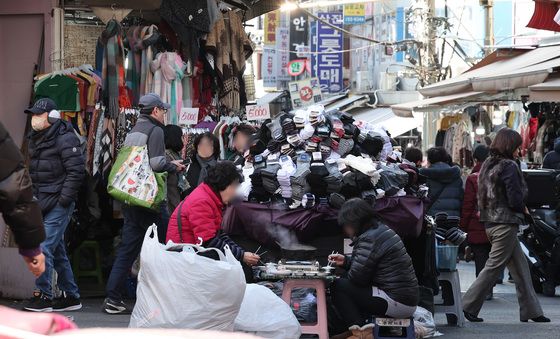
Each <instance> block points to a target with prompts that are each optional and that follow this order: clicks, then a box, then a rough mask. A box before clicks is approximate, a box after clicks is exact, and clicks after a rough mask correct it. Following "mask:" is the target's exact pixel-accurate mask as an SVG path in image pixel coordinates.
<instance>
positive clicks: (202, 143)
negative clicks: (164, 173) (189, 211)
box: [186, 132, 220, 195]
mask: <svg viewBox="0 0 560 339" xmlns="http://www.w3.org/2000/svg"><path fill="white" fill-rule="evenodd" d="M193 146H194V151H193V155H192V156H191V159H190V160H191V164H190V166H189V169H188V170H187V174H186V178H187V181H188V183H189V186H190V187H189V188H188V190H187V195H188V194H190V193H191V192H192V191H193V190H194V189H195V188H197V187H198V185H200V184H201V183H202V182H204V179H205V178H206V176H207V175H208V168H210V167H213V166H216V163H217V162H218V159H219V158H220V141H219V140H218V138H217V137H216V136H215V135H214V134H212V133H210V132H206V133H204V134H199V135H197V136H196V138H195V139H194V143H193Z"/></svg>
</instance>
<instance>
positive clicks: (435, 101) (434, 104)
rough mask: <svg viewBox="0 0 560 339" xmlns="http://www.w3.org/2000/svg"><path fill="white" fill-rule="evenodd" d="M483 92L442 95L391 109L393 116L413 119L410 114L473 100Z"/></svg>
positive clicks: (394, 106)
mask: <svg viewBox="0 0 560 339" xmlns="http://www.w3.org/2000/svg"><path fill="white" fill-rule="evenodd" d="M483 94H484V92H474V91H471V92H465V93H458V94H451V95H444V96H439V97H433V98H427V99H423V100H418V101H412V102H407V103H405V104H398V105H393V106H391V108H392V109H393V112H394V114H395V115H397V116H399V117H403V118H410V117H413V115H412V112H413V111H416V112H420V111H429V110H433V109H435V108H441V106H442V105H450V104H454V103H463V102H465V101H467V99H469V100H470V99H473V98H476V97H477V96H480V95H483Z"/></svg>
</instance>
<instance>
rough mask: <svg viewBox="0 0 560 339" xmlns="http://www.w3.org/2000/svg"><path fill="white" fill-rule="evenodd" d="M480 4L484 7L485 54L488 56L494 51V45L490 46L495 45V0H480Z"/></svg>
mask: <svg viewBox="0 0 560 339" xmlns="http://www.w3.org/2000/svg"><path fill="white" fill-rule="evenodd" d="M480 5H481V6H483V7H484V22H485V33H484V46H485V48H484V55H485V56H486V55H488V54H490V53H491V52H492V47H488V46H494V0H480Z"/></svg>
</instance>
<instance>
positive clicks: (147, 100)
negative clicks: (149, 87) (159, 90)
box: [138, 93, 171, 109]
mask: <svg viewBox="0 0 560 339" xmlns="http://www.w3.org/2000/svg"><path fill="white" fill-rule="evenodd" d="M138 106H139V107H140V108H154V107H159V108H165V109H170V108H171V105H170V104H166V103H164V102H163V101H162V100H161V98H160V97H159V95H157V94H155V93H148V94H146V95H143V96H142V97H140V100H139V101H138Z"/></svg>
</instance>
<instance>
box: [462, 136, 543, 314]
mask: <svg viewBox="0 0 560 339" xmlns="http://www.w3.org/2000/svg"><path fill="white" fill-rule="evenodd" d="M521 144H522V139H521V135H519V133H517V132H515V131H514V130H511V129H509V128H504V129H502V130H500V131H499V132H498V134H497V135H496V137H495V138H494V141H493V142H492V145H491V146H490V157H488V158H487V159H486V161H485V162H484V164H483V165H482V168H481V170H480V174H479V177H478V208H479V211H480V221H481V222H482V223H484V225H485V226H486V235H487V236H488V240H489V241H490V244H491V246H492V247H491V249H490V257H489V258H488V260H487V261H486V265H485V266H484V269H483V270H482V272H480V274H479V275H478V277H477V278H476V280H475V281H474V283H473V284H472V285H471V287H470V288H469V290H468V291H467V293H465V295H464V296H463V312H464V314H465V318H467V320H469V321H472V322H482V321H483V319H482V318H479V317H478V313H479V312H480V309H481V308H482V305H483V303H484V300H485V298H486V296H487V295H488V293H490V292H491V291H492V288H493V286H494V284H495V282H496V280H497V279H498V278H499V277H500V275H501V274H502V272H503V270H504V267H506V266H507V268H508V270H509V272H510V273H511V275H512V277H513V280H514V282H515V290H516V291H517V299H518V302H519V313H520V314H519V316H520V320H521V321H522V322H527V321H528V320H529V319H531V320H533V321H534V322H550V319H548V318H546V317H545V316H544V315H543V310H542V308H541V305H540V304H539V300H538V299H537V295H536V293H535V290H534V289H533V283H532V281H531V273H530V271H529V265H528V264H527V259H526V258H525V255H524V254H523V251H522V249H521V246H520V245H519V241H518V240H517V232H518V230H519V225H520V224H521V223H523V222H524V220H525V215H524V214H525V213H527V208H526V207H525V198H526V193H527V188H526V185H525V180H523V175H522V173H521V169H520V167H519V164H518V163H517V160H518V158H519V153H520V147H521Z"/></svg>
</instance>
